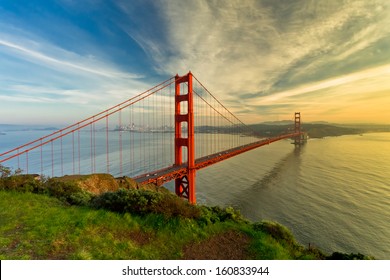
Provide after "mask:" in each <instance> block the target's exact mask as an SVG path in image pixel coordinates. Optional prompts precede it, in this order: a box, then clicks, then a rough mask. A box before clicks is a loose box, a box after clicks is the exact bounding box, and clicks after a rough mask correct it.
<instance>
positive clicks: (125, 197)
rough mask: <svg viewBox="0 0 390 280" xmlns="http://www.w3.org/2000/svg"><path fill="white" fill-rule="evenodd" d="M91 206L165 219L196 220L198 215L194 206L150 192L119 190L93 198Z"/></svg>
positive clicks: (163, 194) (171, 196)
mask: <svg viewBox="0 0 390 280" xmlns="http://www.w3.org/2000/svg"><path fill="white" fill-rule="evenodd" d="M92 206H94V207H96V208H104V209H107V210H111V211H114V212H119V213H125V212H130V213H133V214H140V215H144V214H149V213H155V214H163V215H164V216H165V217H173V216H179V217H185V218H197V217H199V215H200V212H199V209H198V208H197V207H196V206H193V205H190V204H189V203H188V202H187V201H183V200H182V199H180V198H179V197H176V196H175V195H173V194H170V193H161V192H156V191H150V190H141V189H140V190H137V189H128V190H124V189H121V190H119V191H116V192H107V193H103V194H101V195H99V196H97V197H95V198H94V199H93V201H92Z"/></svg>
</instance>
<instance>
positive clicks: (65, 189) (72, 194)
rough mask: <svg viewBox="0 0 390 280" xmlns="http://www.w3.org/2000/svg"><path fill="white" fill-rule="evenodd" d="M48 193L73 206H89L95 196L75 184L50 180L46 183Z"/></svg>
mask: <svg viewBox="0 0 390 280" xmlns="http://www.w3.org/2000/svg"><path fill="white" fill-rule="evenodd" d="M46 186H47V193H48V194H49V195H51V196H54V197H56V198H58V199H60V200H62V201H65V202H67V203H69V204H72V205H83V206H86V205H89V203H90V201H91V199H92V197H93V195H92V194H90V193H88V192H86V191H85V190H83V189H81V188H80V187H79V186H77V185H76V184H75V183H73V182H60V181H58V180H56V179H49V180H48V181H47V183H46Z"/></svg>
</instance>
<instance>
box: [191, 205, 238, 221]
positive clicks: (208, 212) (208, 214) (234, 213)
mask: <svg viewBox="0 0 390 280" xmlns="http://www.w3.org/2000/svg"><path fill="white" fill-rule="evenodd" d="M228 220H231V221H234V222H242V221H245V219H244V218H243V217H242V215H241V213H240V211H238V210H235V209H234V208H232V207H227V208H225V209H223V208H221V207H218V206H214V207H208V206H202V207H201V215H200V217H199V219H198V221H199V222H200V223H204V224H210V223H211V224H214V223H217V222H225V221H228Z"/></svg>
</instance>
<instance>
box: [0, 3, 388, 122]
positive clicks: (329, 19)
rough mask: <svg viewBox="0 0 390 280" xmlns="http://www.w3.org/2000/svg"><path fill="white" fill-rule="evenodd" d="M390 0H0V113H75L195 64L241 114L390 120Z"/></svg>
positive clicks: (46, 118)
mask: <svg viewBox="0 0 390 280" xmlns="http://www.w3.org/2000/svg"><path fill="white" fill-rule="evenodd" d="M389 26H390V1H388V0H370V1H366V0H362V1H360V0H295V1H290V0H252V1H251V0H230V1H222V0H220V1H216V0H209V1H206V0H204V1H202V0H197V1H192V0H165V1H163V0H153V1H152V0H132V1H126V0H116V1H114V0H113V1H104V0H84V1H78V0H52V1H46V0H45V1H43V0H31V1H25V0H0V123H3V124H4V123H11V124H70V123H72V122H75V121H78V120H80V119H83V118H85V117H88V116H90V115H92V114H95V113H97V112H100V111H101V110H104V109H106V108H107V107H108V106H110V105H115V104H117V103H119V102H121V101H123V100H126V99H128V98H130V97H132V96H134V95H136V94H137V93H140V92H142V91H143V90H146V89H148V88H150V87H152V86H153V85H155V84H157V83H159V82H160V81H163V80H165V79H167V78H169V77H172V76H174V75H175V74H179V75H184V74H185V73H187V72H188V71H189V70H190V71H191V72H192V73H194V75H195V76H196V77H197V78H198V79H199V80H200V81H201V82H202V83H203V84H204V85H205V86H206V87H207V88H208V89H209V91H210V92H212V93H213V95H215V96H216V97H217V98H218V99H219V100H220V101H221V102H222V103H223V104H224V105H225V106H226V107H227V108H229V109H230V110H231V111H232V112H233V113H234V114H236V115H237V116H238V117H239V118H240V119H241V120H243V121H244V122H245V123H257V122H263V121H278V120H285V119H292V117H293V114H294V112H301V114H302V120H303V121H307V122H310V121H329V122H337V123H390V109H389V108H390V28H389Z"/></svg>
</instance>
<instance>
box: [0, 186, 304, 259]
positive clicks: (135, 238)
mask: <svg viewBox="0 0 390 280" xmlns="http://www.w3.org/2000/svg"><path fill="white" fill-rule="evenodd" d="M0 209H2V210H1V212H0V221H1V223H0V236H1V237H0V259H180V258H182V257H183V255H182V251H183V246H185V245H186V244H189V243H197V242H200V241H202V240H207V238H209V237H211V236H214V235H217V234H218V233H221V232H224V231H227V230H231V229H234V230H237V231H240V232H243V233H245V234H246V235H248V236H250V237H251V240H252V241H251V243H250V245H249V250H248V251H249V253H250V255H249V256H252V257H254V258H263V259H291V258H295V257H296V256H294V255H293V254H291V252H290V251H289V249H288V248H287V247H285V246H283V245H282V244H281V243H280V242H278V241H277V240H275V239H274V238H272V237H271V236H270V235H269V234H266V233H264V232H261V231H256V230H253V227H252V226H251V224H249V223H245V222H242V223H237V222H233V221H225V222H217V223H211V224H207V225H205V224H200V223H199V222H198V221H196V220H194V219H186V218H175V217H171V218H168V219H167V218H166V217H164V216H163V215H161V214H148V215H143V216H138V215H134V214H133V215H132V214H129V213H125V214H119V213H114V212H110V211H106V210H95V209H91V208H89V207H81V206H70V205H67V204H65V203H64V202H62V201H60V200H58V199H56V198H53V197H48V196H45V195H39V194H33V193H20V192H13V191H0Z"/></svg>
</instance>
